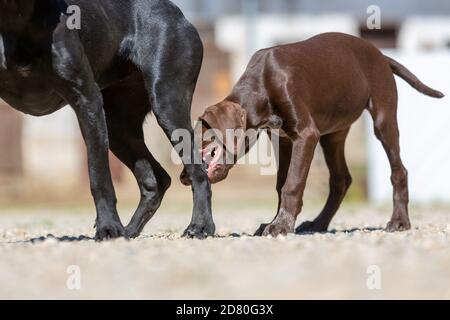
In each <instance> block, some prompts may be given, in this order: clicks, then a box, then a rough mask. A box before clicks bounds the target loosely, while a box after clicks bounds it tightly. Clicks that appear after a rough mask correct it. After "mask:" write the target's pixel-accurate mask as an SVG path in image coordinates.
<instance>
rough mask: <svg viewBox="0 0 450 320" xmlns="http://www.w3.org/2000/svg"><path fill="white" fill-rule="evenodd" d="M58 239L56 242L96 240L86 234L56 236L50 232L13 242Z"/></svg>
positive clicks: (35, 242) (41, 241)
mask: <svg viewBox="0 0 450 320" xmlns="http://www.w3.org/2000/svg"><path fill="white" fill-rule="evenodd" d="M49 240H50V241H52V240H53V241H56V242H84V241H94V240H95V239H94V238H92V237H88V236H85V235H80V236H61V237H56V236H54V235H52V234H48V235H46V236H41V237H36V238H31V239H28V240H22V241H15V242H11V243H31V244H37V243H43V242H46V241H49Z"/></svg>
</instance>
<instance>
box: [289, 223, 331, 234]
mask: <svg viewBox="0 0 450 320" xmlns="http://www.w3.org/2000/svg"><path fill="white" fill-rule="evenodd" d="M327 230H328V227H327V226H322V225H320V224H319V223H317V222H313V221H305V222H303V223H302V224H301V225H300V226H299V227H297V229H295V233H296V234H302V233H315V232H327Z"/></svg>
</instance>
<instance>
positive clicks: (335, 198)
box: [295, 130, 352, 233]
mask: <svg viewBox="0 0 450 320" xmlns="http://www.w3.org/2000/svg"><path fill="white" fill-rule="evenodd" d="M349 131H350V130H344V131H341V132H337V133H333V134H329V135H326V136H323V137H321V139H320V144H321V146H322V149H323V152H324V156H325V161H326V163H327V166H328V169H329V170H330V194H329V196H328V200H327V203H326V205H325V207H324V209H323V210H322V212H321V213H320V215H319V216H318V217H317V218H316V219H315V220H314V221H306V222H304V223H303V224H301V225H300V226H299V227H298V228H297V229H296V230H295V232H296V233H305V232H326V231H327V230H328V226H329V225H330V222H331V220H332V219H333V217H334V216H335V214H336V212H337V211H338V209H339V207H340V206H341V203H342V201H343V200H344V197H345V195H346V193H347V191H348V189H349V188H350V185H351V183H352V177H351V175H350V172H349V170H348V167H347V162H346V160H345V141H346V139H347V136H348V133H349Z"/></svg>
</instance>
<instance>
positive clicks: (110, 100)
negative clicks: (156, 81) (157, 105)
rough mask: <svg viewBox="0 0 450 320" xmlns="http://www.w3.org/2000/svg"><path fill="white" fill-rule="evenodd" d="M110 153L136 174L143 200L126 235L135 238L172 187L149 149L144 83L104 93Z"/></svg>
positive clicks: (110, 89)
mask: <svg viewBox="0 0 450 320" xmlns="http://www.w3.org/2000/svg"><path fill="white" fill-rule="evenodd" d="M103 99H104V102H105V111H106V120H107V123H108V129H109V138H110V148H111V151H112V152H113V153H114V154H115V155H116V156H117V157H118V158H119V159H120V160H121V161H122V162H123V163H124V164H125V165H126V166H127V167H128V168H129V169H130V170H131V171H132V172H133V174H134V176H135V177H136V181H137V183H138V186H139V190H140V192H141V200H140V202H139V206H138V208H137V209H136V212H135V214H134V215H133V217H132V219H131V221H130V223H129V224H128V226H127V227H126V228H125V230H126V235H127V236H128V237H130V238H136V237H138V236H139V235H140V233H141V232H142V230H143V229H144V227H145V225H146V224H147V222H148V221H149V220H150V219H151V218H152V217H153V215H154V214H155V212H156V211H157V210H158V208H159V207H160V205H161V202H162V199H163V197H164V194H165V192H166V191H167V189H168V188H169V187H170V183H171V179H170V176H169V175H168V173H167V172H166V171H165V170H164V169H163V168H162V166H161V165H160V164H159V163H158V162H157V161H156V160H155V158H154V157H153V156H152V154H151V153H150V151H149V150H148V148H147V146H146V144H145V141H144V133H143V129H142V125H143V122H144V119H145V116H146V115H147V113H148V112H149V111H150V106H149V101H148V95H147V93H146V91H145V88H144V86H143V84H137V85H123V86H114V87H111V88H108V89H106V90H104V91H103Z"/></svg>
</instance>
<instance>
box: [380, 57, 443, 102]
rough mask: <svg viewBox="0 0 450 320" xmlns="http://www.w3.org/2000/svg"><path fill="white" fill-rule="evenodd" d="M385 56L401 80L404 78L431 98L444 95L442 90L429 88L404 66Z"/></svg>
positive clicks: (439, 97)
mask: <svg viewBox="0 0 450 320" xmlns="http://www.w3.org/2000/svg"><path fill="white" fill-rule="evenodd" d="M385 57H386V59H387V61H388V62H389V64H390V66H391V68H392V72H393V73H394V74H396V75H397V76H399V77H400V78H402V79H403V80H405V81H406V82H408V83H409V84H410V85H411V86H412V87H413V88H414V89H416V90H417V91H419V92H421V93H423V94H425V95H427V96H430V97H433V98H438V99H441V98H443V97H445V95H444V94H443V93H442V92H439V91H437V90H434V89H431V88H430V87H429V86H427V85H425V84H424V83H423V82H422V81H420V80H419V79H418V78H417V77H416V76H415V75H414V74H413V73H412V72H411V71H409V70H408V69H407V68H406V67H405V66H403V65H402V64H400V63H398V62H397V61H395V60H394V59H392V58H389V57H387V56H385Z"/></svg>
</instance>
